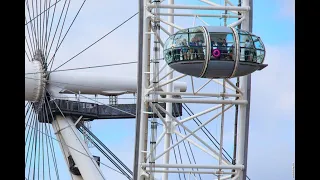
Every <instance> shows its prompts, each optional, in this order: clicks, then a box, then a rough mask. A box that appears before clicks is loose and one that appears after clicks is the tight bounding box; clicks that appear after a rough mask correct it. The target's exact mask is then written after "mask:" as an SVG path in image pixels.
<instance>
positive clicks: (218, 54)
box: [210, 33, 236, 60]
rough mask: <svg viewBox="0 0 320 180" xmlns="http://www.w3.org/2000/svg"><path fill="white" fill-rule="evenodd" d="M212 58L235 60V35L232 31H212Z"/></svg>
mask: <svg viewBox="0 0 320 180" xmlns="http://www.w3.org/2000/svg"><path fill="white" fill-rule="evenodd" d="M210 41H211V42H210V43H211V51H210V53H211V55H210V60H235V54H236V53H235V46H234V36H233V34H232V33H210Z"/></svg>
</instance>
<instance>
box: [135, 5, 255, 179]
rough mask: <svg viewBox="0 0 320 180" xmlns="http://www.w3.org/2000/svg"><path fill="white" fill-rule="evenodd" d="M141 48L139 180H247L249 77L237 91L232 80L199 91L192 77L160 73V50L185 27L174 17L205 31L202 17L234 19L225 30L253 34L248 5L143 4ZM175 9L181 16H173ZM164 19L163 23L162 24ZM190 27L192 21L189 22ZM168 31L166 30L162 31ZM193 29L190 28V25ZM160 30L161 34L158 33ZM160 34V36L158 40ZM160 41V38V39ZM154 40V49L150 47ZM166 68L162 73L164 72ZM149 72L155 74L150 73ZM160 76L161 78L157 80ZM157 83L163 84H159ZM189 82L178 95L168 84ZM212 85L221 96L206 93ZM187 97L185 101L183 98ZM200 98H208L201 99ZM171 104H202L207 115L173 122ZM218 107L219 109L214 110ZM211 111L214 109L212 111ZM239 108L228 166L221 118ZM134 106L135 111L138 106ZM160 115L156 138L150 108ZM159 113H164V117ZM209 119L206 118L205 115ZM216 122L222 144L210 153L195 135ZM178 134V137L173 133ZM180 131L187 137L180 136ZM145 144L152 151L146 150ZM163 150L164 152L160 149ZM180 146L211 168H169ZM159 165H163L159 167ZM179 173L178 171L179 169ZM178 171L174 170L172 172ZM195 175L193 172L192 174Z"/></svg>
mask: <svg viewBox="0 0 320 180" xmlns="http://www.w3.org/2000/svg"><path fill="white" fill-rule="evenodd" d="M143 2H144V4H143V7H144V8H143V46H142V53H143V54H142V62H141V63H142V65H141V66H142V68H141V71H142V73H141V74H142V77H141V82H142V87H141V89H140V90H141V92H140V93H141V94H140V98H141V100H140V101H138V102H140V104H139V106H141V110H140V112H138V113H139V116H138V117H140V119H139V120H138V121H140V126H139V127H138V131H139V132H138V133H139V139H137V140H136V141H137V142H138V146H137V147H136V148H137V149H138V154H136V157H135V159H136V160H137V161H138V162H137V163H136V164H137V166H138V167H137V172H135V173H136V174H137V175H136V176H135V177H136V178H137V180H147V179H152V180H153V179H158V178H160V177H161V179H162V180H168V179H169V174H170V173H181V174H183V173H184V174H189V175H191V174H193V176H194V178H195V179H197V178H196V176H195V175H194V174H213V175H216V176H217V179H219V180H222V179H234V180H235V179H237V180H245V179H246V161H247V150H246V149H247V143H248V121H249V106H250V86H251V84H250V81H251V80H250V79H251V76H250V75H248V76H244V77H240V81H239V82H240V86H237V85H236V84H235V82H234V79H222V80H217V79H207V80H205V82H204V83H203V84H202V85H200V86H199V87H198V88H196V87H195V86H196V85H195V81H194V77H191V76H190V78H189V77H188V76H187V75H184V74H179V73H176V72H175V71H174V70H173V69H171V68H170V67H169V66H167V65H166V64H165V63H164V65H163V66H162V68H161V69H160V70H159V64H160V63H161V61H159V59H161V53H160V45H161V47H163V46H164V43H165V40H166V37H167V35H171V34H173V33H174V32H175V31H174V29H177V30H181V29H184V28H189V27H184V28H183V27H182V25H181V22H178V23H177V24H179V25H177V24H176V22H175V18H174V17H183V16H184V17H189V18H190V19H191V18H194V20H193V25H195V20H196V19H199V20H200V22H202V23H203V24H205V25H209V24H208V23H207V22H206V21H204V20H203V19H201V18H200V17H219V18H224V19H225V21H224V22H225V25H226V22H227V21H226V19H232V18H236V19H237V20H235V21H234V22H232V23H231V24H229V25H228V26H229V27H234V26H237V25H239V24H241V28H242V29H243V30H246V31H251V29H250V28H251V24H250V18H251V17H250V16H251V15H250V13H252V12H251V11H250V6H252V0H243V1H242V4H241V6H235V5H234V4H233V3H232V2H230V1H229V0H226V1H225V3H224V5H220V4H217V3H214V2H211V1H209V0H200V2H203V4H204V5H177V4H175V3H174V0H168V4H163V1H150V0H143ZM160 9H167V12H166V13H165V12H163V11H160ZM176 9H179V10H180V11H179V13H175V10H176ZM181 9H184V10H189V11H188V12H189V13H181ZM190 10H212V11H214V10H215V11H216V10H220V12H224V13H221V14H220V15H219V14H216V12H215V13H212V14H200V13H190ZM165 17H168V19H167V20H165V19H164V18H165ZM190 22H192V20H190ZM166 25H167V26H168V29H166V28H165V26H166ZM189 26H191V23H190V24H189ZM160 30H161V33H160ZM162 32H164V34H162ZM163 35H164V36H163ZM152 39H153V41H154V44H153V45H152V43H151V42H152ZM164 68H166V70H167V71H166V73H162V71H163V70H164ZM151 69H153V70H151ZM161 73H162V74H161ZM159 77H161V78H159ZM186 79H188V80H189V79H190V80H191V81H190V83H189V84H188V90H187V91H186V92H182V91H180V90H179V89H173V86H172V84H173V83H174V82H176V81H177V80H180V81H184V80H186ZM212 83H215V84H216V85H219V86H220V87H221V91H220V92H214V90H212V89H208V88H207V86H208V85H209V84H212ZM187 96H188V97H187ZM198 97H206V98H204V99H202V98H201V99H200V98H198ZM160 102H162V103H166V108H163V107H161V106H160V105H159V104H158V103H160ZM173 103H195V104H206V105H207V106H206V109H204V110H201V111H199V112H196V113H195V114H193V115H190V116H187V117H185V118H183V119H180V120H179V119H178V118H175V117H174V116H173V115H172V111H173V109H174V107H173ZM215 104H218V105H215ZM211 105H215V106H211ZM235 105H238V106H239V121H238V127H237V134H236V136H237V140H236V144H237V146H236V157H237V158H236V159H235V160H233V161H234V162H232V163H231V162H229V161H227V160H226V159H225V157H223V155H222V153H223V148H224V138H223V137H224V133H225V132H224V129H225V127H224V123H225V122H227V121H228V120H229V119H227V118H226V117H225V116H226V115H225V114H226V113H225V112H227V111H228V110H229V109H231V108H232V107H234V106H235ZM137 106H138V105H137ZM149 107H151V110H152V111H153V112H154V113H156V114H157V115H158V118H159V121H160V122H161V123H162V125H163V126H162V127H163V129H162V132H161V133H160V135H159V136H158V137H157V128H156V127H157V123H156V121H157V120H156V119H155V118H153V121H152V122H151V129H150V128H149V127H150V124H148V116H147V115H148V114H150V113H151V112H148V108H149ZM213 111H218V112H217V113H216V114H214V115H211V114H210V113H211V112H213ZM161 113H165V115H166V117H163V116H162V115H161ZM209 114H210V115H209ZM205 115H206V117H205V119H206V120H205V121H203V123H202V124H201V125H199V126H198V127H196V128H194V127H190V126H189V125H188V121H190V120H192V119H194V118H197V117H200V116H205ZM217 118H220V121H221V123H220V128H221V129H220V142H219V146H220V147H219V148H214V147H213V146H212V145H210V144H208V143H207V142H206V141H205V140H204V139H203V138H202V137H200V136H199V135H198V134H196V133H197V132H199V130H200V129H202V128H205V127H206V126H207V125H208V124H210V123H211V122H212V121H214V120H215V119H217ZM178 128H179V131H178V130H177V129H178ZM180 128H181V129H183V130H184V131H185V132H186V134H182V133H181V132H180ZM173 134H175V135H177V136H179V137H180V140H178V139H177V142H176V143H171V142H170V138H171V137H172V135H173ZM148 141H150V145H149V146H148ZM161 142H162V144H163V147H161V146H160V144H161ZM182 142H188V143H190V144H192V145H193V146H194V147H196V148H198V149H199V150H201V151H202V152H204V153H205V154H207V155H209V156H210V157H212V158H213V159H215V161H212V162H214V163H211V164H186V163H180V164H177V163H173V162H170V158H171V157H170V156H171V155H170V152H172V151H173V150H174V148H175V147H177V146H178V145H179V144H182ZM161 159H162V161H161ZM179 168H180V169H179ZM176 169H178V170H176ZM195 169H196V170H197V171H195Z"/></svg>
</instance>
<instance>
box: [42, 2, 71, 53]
mask: <svg viewBox="0 0 320 180" xmlns="http://www.w3.org/2000/svg"><path fill="white" fill-rule="evenodd" d="M66 3H67V0H65V2H64V4H63V7H62V11H61V14H60V16H59V20H58V24H57V27H56V30H55V31H54V34H53V38H52V40H51V44H50V47H49V51H48V52H49V53H50V51H51V48H52V44H53V42H54V40H55V37H56V34H57V31H58V29H59V25H60V21H61V17H62V15H63V12H64V8H65V6H66ZM49 53H48V54H47V55H46V58H45V59H47V58H48V56H49Z"/></svg>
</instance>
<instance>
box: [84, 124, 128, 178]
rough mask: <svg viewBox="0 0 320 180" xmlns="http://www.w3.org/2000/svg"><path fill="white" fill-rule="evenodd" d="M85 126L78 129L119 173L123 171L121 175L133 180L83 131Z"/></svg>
mask: <svg viewBox="0 0 320 180" xmlns="http://www.w3.org/2000/svg"><path fill="white" fill-rule="evenodd" d="M82 128H83V126H82V127H81V128H78V130H79V131H80V132H81V133H82V134H83V135H84V136H85V137H86V138H87V139H88V140H89V141H90V142H91V143H92V144H93V145H94V146H95V147H96V148H97V149H98V150H99V151H100V152H101V153H102V154H103V155H104V156H105V157H106V158H108V159H109V161H110V162H111V163H112V164H113V165H114V166H115V167H117V168H118V169H119V171H121V173H122V174H123V175H125V176H126V177H127V178H128V179H129V180H132V177H130V175H129V174H128V173H127V172H126V171H125V170H124V169H122V167H120V166H119V165H118V164H117V163H116V162H115V161H114V160H113V159H112V158H111V157H110V156H109V155H108V154H107V153H106V152H105V151H104V150H103V149H102V148H101V147H100V146H99V145H98V144H97V143H96V142H94V140H93V139H92V138H91V137H90V136H89V135H88V134H86V133H85V132H84V131H86V130H84V129H82Z"/></svg>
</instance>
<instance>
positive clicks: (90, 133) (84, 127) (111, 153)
mask: <svg viewBox="0 0 320 180" xmlns="http://www.w3.org/2000/svg"><path fill="white" fill-rule="evenodd" d="M81 127H82V128H83V129H84V130H85V131H86V132H87V133H88V134H89V135H90V136H92V138H93V139H94V140H96V141H97V142H98V143H99V144H100V145H101V146H102V147H103V148H104V149H105V150H106V151H107V152H108V153H109V154H110V155H111V156H112V157H113V158H114V159H115V160H116V161H117V162H118V163H119V164H121V166H123V167H124V168H125V169H126V170H127V171H128V172H129V173H130V174H131V175H133V172H132V171H131V169H129V168H128V167H127V166H126V165H125V164H124V163H123V162H122V161H121V160H120V159H119V158H118V157H117V156H116V155H115V154H113V152H112V151H111V150H110V149H109V148H108V147H107V146H106V145H105V144H103V143H102V142H101V141H100V139H99V138H98V137H97V136H96V135H94V134H93V132H91V131H90V130H89V129H88V128H87V127H86V126H85V125H84V124H81Z"/></svg>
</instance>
